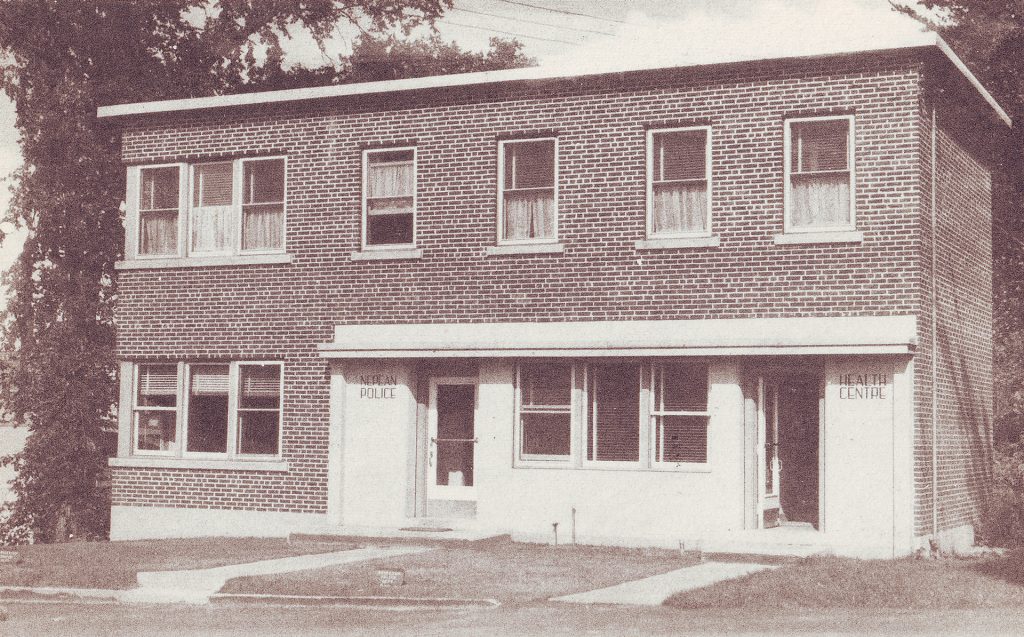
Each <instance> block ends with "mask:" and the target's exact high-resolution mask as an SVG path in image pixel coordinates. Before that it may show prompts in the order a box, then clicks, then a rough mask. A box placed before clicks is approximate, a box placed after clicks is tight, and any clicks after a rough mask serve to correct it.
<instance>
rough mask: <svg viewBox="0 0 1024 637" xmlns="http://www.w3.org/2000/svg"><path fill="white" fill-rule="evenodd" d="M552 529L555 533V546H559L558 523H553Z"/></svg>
mask: <svg viewBox="0 0 1024 637" xmlns="http://www.w3.org/2000/svg"><path fill="white" fill-rule="evenodd" d="M551 528H552V529H553V530H554V532H555V546H558V522H552V523H551Z"/></svg>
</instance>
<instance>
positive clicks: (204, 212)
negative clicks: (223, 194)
mask: <svg viewBox="0 0 1024 637" xmlns="http://www.w3.org/2000/svg"><path fill="white" fill-rule="evenodd" d="M230 221H231V206H206V207H194V208H192V251H193V252H221V251H224V250H227V248H228V228H229V226H228V224H229V223H230Z"/></svg>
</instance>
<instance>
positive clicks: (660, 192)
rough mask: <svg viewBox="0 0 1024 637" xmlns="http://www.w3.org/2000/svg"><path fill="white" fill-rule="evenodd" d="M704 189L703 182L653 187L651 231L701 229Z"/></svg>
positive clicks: (704, 227) (704, 215) (704, 212)
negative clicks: (652, 223) (652, 224)
mask: <svg viewBox="0 0 1024 637" xmlns="http://www.w3.org/2000/svg"><path fill="white" fill-rule="evenodd" d="M707 220H708V193H707V188H706V186H705V184H704V183H703V182H701V183H688V184H665V185H656V186H655V187H654V214H653V219H652V221H653V222H654V228H653V234H677V233H683V232H705V231H706V230H707Z"/></svg>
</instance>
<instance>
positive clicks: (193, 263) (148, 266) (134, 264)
mask: <svg viewBox="0 0 1024 637" xmlns="http://www.w3.org/2000/svg"><path fill="white" fill-rule="evenodd" d="M291 262H292V255H290V254H242V255H237V256H225V257H169V258H166V259H132V260H129V261H118V262H117V263H115V264H114V269H116V270H155V269H158V268H203V267H215V266H231V265H270V264H275V263H291Z"/></svg>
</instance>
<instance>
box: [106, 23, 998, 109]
mask: <svg viewBox="0 0 1024 637" xmlns="http://www.w3.org/2000/svg"><path fill="white" fill-rule="evenodd" d="M922 46H935V47H937V48H938V49H939V50H940V51H942V52H943V53H944V54H945V55H946V57H948V58H949V59H950V61H951V62H952V63H953V65H954V66H956V68H957V69H959V70H960V72H961V73H963V74H964V76H965V77H966V78H967V80H968V81H969V82H970V83H971V85H972V86H974V87H975V89H977V90H978V92H979V93H980V94H981V96H982V98H983V99H984V100H985V101H986V102H987V103H988V104H989V105H990V106H991V107H992V108H993V109H994V110H995V111H996V115H997V116H998V117H999V118H1000V119H1001V120H1003V121H1004V122H1005V123H1006V124H1007V125H1008V126H1009V125H1011V120H1010V117H1009V116H1008V115H1007V114H1006V111H1004V110H1003V109H1002V108H1001V107H1000V106H999V104H998V103H997V102H996V101H995V98H993V97H992V95H991V94H990V93H989V92H988V91H987V90H986V89H985V87H984V86H982V85H981V82H979V81H978V78H976V77H975V76H974V74H973V73H971V71H970V70H969V69H968V68H967V66H966V65H965V64H964V63H963V61H962V60H961V59H960V58H959V57H957V55H956V54H955V53H953V50H952V49H950V48H949V45H947V44H946V43H945V41H943V39H942V38H941V37H940V36H939V35H938V34H936V33H932V32H929V33H927V34H922V35H921V36H920V37H915V38H913V39H912V40H909V41H907V43H906V44H903V45H897V46H892V45H888V46H884V47H879V48H862V49H857V50H850V51H832V52H823V53H821V54H816V55H799V56H782V57H778V58H764V57H744V56H736V57H732V58H729V59H722V60H702V61H701V62H700V63H699V64H680V65H678V66H664V65H660V66H651V67H631V66H623V67H621V68H608V69H601V70H599V69H587V70H583V71H575V72H574V71H572V70H567V69H565V68H558V67H544V66H535V67H529V68H524V69H509V70H504V71H483V72H479V73H458V74H453V75H433V76H428V77H417V78H410V79H404V80H385V81H381V82H362V83H358V84H341V85H337V86H319V87H313V88H300V89H288V90H282V91H262V92H257V93H240V94H233V95H216V96H213V97H194V98H187V99H177V100H160V101H154V102H136V103H131V104H116V105H112V106H100V107H99V108H98V109H97V110H96V115H97V117H100V118H104V117H123V116H126V115H153V114H157V113H173V112H181V111H192V110H199V109H208V108H226V107H232V106H235V107H237V106H253V105H257V104H275V103H282V102H295V101H304V100H316V99H325V98H332V97H346V96H353V95H373V94H380V93H395V92H399V91H414V90H421V89H433V88H453V87H458V86H477V85H483V84H497V83H502V82H516V81H525V80H545V79H558V78H571V77H590V76H600V75H607V74H609V73H622V72H630V71H653V70H658V69H666V68H687V67H698V66H710V65H714V64H722V63H735V62H754V61H760V60H768V59H797V58H817V57H828V56H834V55H852V54H857V53H869V52H873V51H886V50H897V49H907V48H919V47H922Z"/></svg>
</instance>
